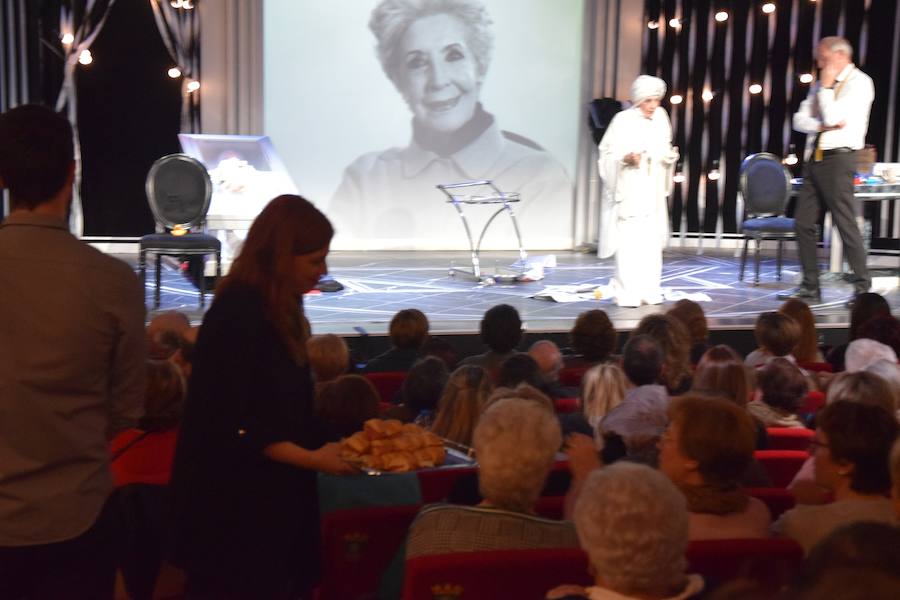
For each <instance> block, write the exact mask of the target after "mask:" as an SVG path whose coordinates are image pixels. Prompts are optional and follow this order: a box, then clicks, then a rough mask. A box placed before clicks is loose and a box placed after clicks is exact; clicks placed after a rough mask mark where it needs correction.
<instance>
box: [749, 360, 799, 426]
mask: <svg viewBox="0 0 900 600" xmlns="http://www.w3.org/2000/svg"><path fill="white" fill-rule="evenodd" d="M756 383H757V389H756V394H755V395H754V398H753V400H752V401H751V402H750V403H749V404H747V411H748V412H749V413H750V414H751V415H752V416H753V418H755V419H756V420H757V421H758V422H760V423H761V424H762V425H763V426H764V427H792V428H804V427H806V425H804V423H803V422H802V421H801V420H800V417H799V416H797V411H798V410H799V409H800V407H801V406H802V404H803V398H804V396H806V393H807V392H808V391H809V387H808V385H807V382H806V377H805V376H804V375H803V373H802V372H801V371H800V369H799V368H797V365H795V364H794V363H792V362H791V361H789V360H786V359H784V358H776V359H773V360H771V361H769V363H768V364H767V365H766V366H764V367H763V368H761V369H759V371H758V372H757V374H756Z"/></svg>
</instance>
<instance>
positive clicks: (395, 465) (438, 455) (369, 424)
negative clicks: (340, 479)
mask: <svg viewBox="0 0 900 600" xmlns="http://www.w3.org/2000/svg"><path fill="white" fill-rule="evenodd" d="M341 457H342V458H343V459H344V460H346V461H347V462H350V463H353V464H355V465H358V466H359V467H360V468H362V469H364V470H367V471H370V472H384V471H388V472H402V471H414V470H416V469H423V468H427V467H437V466H440V465H442V464H444V460H445V459H446V457H447V452H446V450H445V449H444V441H443V440H442V439H441V438H440V437H438V436H436V435H435V434H433V433H431V432H430V431H426V430H425V429H423V428H422V427H420V426H419V425H416V424H414V423H406V424H404V423H401V422H400V421H398V420H396V419H369V420H368V421H366V422H365V423H364V424H363V430H362V431H358V432H356V433H354V434H353V435H351V436H350V437H348V438H345V439H344V440H343V448H342V451H341Z"/></svg>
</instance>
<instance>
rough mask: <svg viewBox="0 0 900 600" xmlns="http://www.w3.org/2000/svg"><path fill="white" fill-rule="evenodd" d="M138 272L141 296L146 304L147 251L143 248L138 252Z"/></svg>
mask: <svg viewBox="0 0 900 600" xmlns="http://www.w3.org/2000/svg"><path fill="white" fill-rule="evenodd" d="M138 273H140V279H141V297H142V298H143V299H144V304H147V251H146V250H145V249H143V248H141V251H140V253H139V254H138Z"/></svg>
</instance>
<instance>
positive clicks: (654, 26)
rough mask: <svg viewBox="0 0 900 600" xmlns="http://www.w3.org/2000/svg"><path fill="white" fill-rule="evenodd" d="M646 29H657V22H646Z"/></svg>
mask: <svg viewBox="0 0 900 600" xmlns="http://www.w3.org/2000/svg"><path fill="white" fill-rule="evenodd" d="M647 29H659V21H647Z"/></svg>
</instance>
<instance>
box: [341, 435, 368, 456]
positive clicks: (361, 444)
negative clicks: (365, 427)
mask: <svg viewBox="0 0 900 600" xmlns="http://www.w3.org/2000/svg"><path fill="white" fill-rule="evenodd" d="M371 447H372V444H371V443H370V442H369V437H368V436H367V435H366V434H365V432H362V431H357V432H356V433H354V434H353V435H351V436H350V437H348V438H347V439H345V440H344V448H343V449H344V450H345V451H347V452H349V453H353V454H357V455H359V454H365V453H366V452H368V451H369V448H371Z"/></svg>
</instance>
